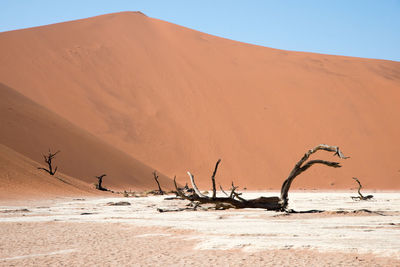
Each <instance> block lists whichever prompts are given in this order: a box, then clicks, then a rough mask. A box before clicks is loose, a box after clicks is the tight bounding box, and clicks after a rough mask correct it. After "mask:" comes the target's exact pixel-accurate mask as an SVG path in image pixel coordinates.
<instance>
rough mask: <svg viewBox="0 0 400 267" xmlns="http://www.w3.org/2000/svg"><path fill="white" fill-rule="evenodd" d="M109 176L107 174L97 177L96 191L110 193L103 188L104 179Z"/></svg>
mask: <svg viewBox="0 0 400 267" xmlns="http://www.w3.org/2000/svg"><path fill="white" fill-rule="evenodd" d="M104 176H107V174H102V175H100V176H95V177H96V178H97V184H96V189H98V190H101V191H108V189H107V188H104V187H103V186H102V183H103V177H104Z"/></svg>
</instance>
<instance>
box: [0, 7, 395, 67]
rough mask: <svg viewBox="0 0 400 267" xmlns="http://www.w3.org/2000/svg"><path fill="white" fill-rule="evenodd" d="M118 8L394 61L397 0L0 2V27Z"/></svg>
mask: <svg viewBox="0 0 400 267" xmlns="http://www.w3.org/2000/svg"><path fill="white" fill-rule="evenodd" d="M119 11H142V12H143V13H145V14H146V15H148V16H149V17H153V18H158V19H162V20H166V21H169V22H172V23H176V24H179V25H182V26H186V27H189V28H192V29H196V30H199V31H202V32H206V33H209V34H213V35H217V36H221V37H225V38H229V39H233V40H238V41H242V42H247V43H252V44H258V45H263V46H268V47H273V48H279V49H286V50H295V51H308V52H317V53H324V54H334V55H345V56H355V57H367V58H379V59H388V60H395V61H400V0H375V1H372V0H334V1H321V0H314V1H311V0H302V1H300V0H298V1H295V0H276V1H268V0H264V1H262V0H247V1H245V0H198V1H194V0H192V1H190V0H168V1H167V0H159V1H156V0H153V1H152V0H142V1H135V0H131V1H128V0H113V1H112V0H109V1H106V0H86V1H85V0H69V1H63V0H35V1H34V0H0V32H3V31H10V30H15V29H21V28H27V27H34V26H39V25H45V24H51V23H56V22H62V21H68V20H74V19H80V18H86V17H91V16H96V15H100V14H106V13H112V12H119Z"/></svg>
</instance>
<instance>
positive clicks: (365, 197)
mask: <svg viewBox="0 0 400 267" xmlns="http://www.w3.org/2000/svg"><path fill="white" fill-rule="evenodd" d="M353 179H354V180H355V181H356V182H357V183H358V194H359V195H360V196H358V197H351V198H352V199H353V200H356V199H358V200H368V199H371V198H373V197H374V196H373V195H368V196H363V195H362V194H361V192H360V190H361V188H362V185H361V182H360V181H359V180H358V179H357V178H356V177H353Z"/></svg>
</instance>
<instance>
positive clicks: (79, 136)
mask: <svg viewBox="0 0 400 267" xmlns="http://www.w3.org/2000/svg"><path fill="white" fill-rule="evenodd" d="M0 125H2V128H1V131H0V143H1V144H3V145H5V146H7V147H8V148H9V150H5V149H1V150H0V154H2V155H1V157H2V158H1V159H2V160H4V159H8V162H9V163H8V164H3V165H2V166H3V169H2V170H1V171H0V175H2V176H0V181H2V182H0V186H2V185H1V184H2V183H4V181H3V178H4V177H5V176H4V175H5V174H4V173H3V172H4V171H6V173H7V177H8V176H9V177H10V180H9V181H8V183H7V184H9V185H8V186H6V188H8V187H10V188H11V185H10V184H11V182H12V181H20V182H19V184H22V181H23V180H24V179H23V178H22V177H25V178H26V179H25V180H24V181H26V183H27V184H35V186H34V187H35V188H36V190H39V189H43V190H44V191H46V192H48V193H50V191H51V190H47V189H46V186H43V187H41V186H39V184H40V183H39V180H40V181H41V179H44V177H48V178H49V176H50V175H48V174H46V173H45V172H44V171H39V170H37V167H39V166H41V165H46V163H45V162H44V160H43V156H42V154H46V153H47V152H48V149H49V148H51V149H52V151H53V152H55V151H56V150H60V151H61V152H60V153H59V154H58V155H57V156H56V158H55V159H54V160H53V163H54V166H58V172H59V173H60V175H62V173H63V174H68V175H70V176H73V177H75V179H79V180H80V181H83V182H85V184H86V185H87V186H90V187H91V188H94V186H93V184H94V183H96V182H97V179H96V178H95V177H94V176H96V175H101V174H103V173H106V174H107V176H106V177H105V178H104V180H103V185H104V186H105V187H108V188H110V189H119V190H124V189H125V190H129V189H130V188H132V189H133V188H136V189H138V188H140V189H145V188H153V189H156V188H157V185H156V183H155V181H154V179H153V175H152V171H153V169H151V168H150V167H148V166H146V165H144V164H143V163H141V162H139V161H137V160H135V159H134V158H132V157H130V156H129V155H127V154H125V153H124V152H121V151H118V150H117V149H115V148H114V147H112V146H110V145H108V144H106V143H104V142H103V141H101V140H99V139H98V138H96V137H94V136H93V135H91V134H89V133H86V132H85V131H84V130H82V129H80V128H78V127H76V126H74V125H73V124H71V123H70V122H68V121H66V120H65V119H63V118H61V117H60V116H58V115H55V114H53V112H51V111H49V110H47V109H46V108H44V107H41V106H40V105H38V104H36V103H34V102H32V101H31V100H29V99H28V98H26V97H24V96H23V95H21V94H20V93H18V92H16V91H14V90H13V89H11V88H9V87H7V86H5V85H2V84H1V83H0ZM11 149H12V150H11ZM13 150H15V151H14V152H12V151H13ZM17 152H19V153H20V154H22V155H25V156H27V157H29V158H30V159H33V160H34V161H35V162H34V163H33V162H29V164H30V165H29V166H30V167H31V170H28V168H27V165H26V164H19V163H20V161H21V160H19V156H15V155H14V154H16V153H17ZM10 154H12V156H10ZM11 158H16V159H17V160H16V161H14V160H11ZM3 162H4V161H1V163H3ZM11 163H12V164H11ZM7 165H9V169H10V171H11V172H12V175H11V174H10V175H9V174H8V172H7V168H6V166H7ZM18 166H21V170H18ZM43 167H47V165H46V166H43ZM20 171H23V172H22V173H21V175H22V177H19V174H20ZM40 173H42V175H39V174H40ZM30 174H33V177H31V178H29V175H30ZM57 174H58V173H57ZM1 177H3V178H1ZM50 178H51V177H50ZM31 179H32V180H35V182H32V181H31ZM47 180H48V179H47ZM53 180H54V181H56V179H53ZM160 182H161V183H162V184H163V185H164V186H168V187H169V188H171V187H172V181H171V180H169V179H167V178H166V177H165V176H164V175H160ZM58 185H62V184H60V183H58ZM133 185H134V187H133ZM29 188H33V187H31V186H29ZM29 188H28V186H27V188H25V187H22V188H21V191H24V190H25V189H29ZM23 189H24V190H23ZM65 189H66V190H68V189H69V187H67V188H65ZM60 190H61V189H60ZM0 191H1V190H0ZM6 191H13V190H11V189H10V190H6ZM26 193H29V190H27V191H26Z"/></svg>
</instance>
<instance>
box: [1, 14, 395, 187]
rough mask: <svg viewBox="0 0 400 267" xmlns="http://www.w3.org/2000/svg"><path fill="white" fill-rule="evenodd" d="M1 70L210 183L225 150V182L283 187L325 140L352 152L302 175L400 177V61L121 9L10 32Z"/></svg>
mask: <svg viewBox="0 0 400 267" xmlns="http://www.w3.org/2000/svg"><path fill="white" fill-rule="evenodd" d="M0 81H2V82H4V83H5V84H7V85H9V86H11V87H13V88H15V89H16V90H18V91H19V92H20V93H22V94H23V95H25V96H27V97H28V98H30V99H32V100H33V101H35V102H37V103H39V104H40V105H43V106H44V107H46V108H47V109H49V110H51V111H52V112H54V113H56V114H58V115H59V116H61V117H64V118H66V119H67V120H69V121H71V122H72V123H73V124H75V125H76V126H78V127H80V128H82V129H84V130H85V131H87V132H89V133H91V134H93V135H94V136H96V137H98V138H99V139H101V140H102V141H104V142H106V143H108V144H109V145H110V146H113V147H115V148H117V149H119V150H121V151H124V152H125V153H127V154H130V155H131V156H133V157H135V158H137V159H138V160H140V161H142V162H144V163H146V164H148V165H150V166H154V167H155V168H157V169H159V170H160V171H162V172H163V173H165V174H166V175H168V176H171V177H172V176H173V175H175V174H176V175H177V176H178V179H179V181H181V182H183V181H186V180H187V177H186V174H185V173H186V171H187V170H191V171H192V172H193V173H194V174H195V175H196V177H197V179H198V181H199V183H200V184H201V185H202V186H209V185H210V181H209V177H210V175H211V172H212V168H213V166H214V164H215V161H216V160H217V159H218V158H222V159H223V161H222V163H221V166H220V171H219V172H218V177H217V181H218V182H221V183H222V184H223V185H225V186H227V184H228V183H230V181H232V180H234V181H235V182H236V184H238V185H241V186H247V188H251V189H269V188H278V187H279V186H280V185H281V183H282V181H283V180H284V179H285V178H286V176H287V175H288V173H289V171H290V169H291V168H292V166H293V165H294V164H295V162H296V161H297V160H298V159H299V158H300V157H301V156H302V155H303V153H304V152H305V151H306V150H307V149H309V148H311V147H313V146H315V145H317V144H319V143H327V144H330V145H338V146H340V147H341V149H342V150H343V151H344V153H347V154H349V155H350V156H351V157H352V158H351V159H348V160H346V162H344V163H343V165H344V167H343V168H341V169H330V168H327V167H324V166H317V167H313V168H312V169H310V171H307V172H306V173H305V174H302V175H301V176H300V177H298V178H297V179H296V181H295V183H294V187H297V188H330V189H339V188H348V187H350V186H354V184H353V183H354V181H353V180H352V179H351V177H352V176H357V177H359V178H360V180H361V181H362V182H363V184H364V185H365V186H366V187H367V188H375V189H400V171H399V170H400V163H399V160H398V159H399V155H400V138H398V137H399V136H400V123H399V122H400V105H399V103H400V63H399V62H391V61H384V60H372V59H361V58H351V57H342V56H329V55H321V54H313V53H300V52H288V51H283V50H277V49H270V48H266V47H260V46H255V45H249V44H245V43H240V42H235V41H232V40H227V39H223V38H219V37H215V36H211V35H207V34H204V33H201V32H198V31H194V30H190V29H187V28H184V27H180V26H177V25H174V24H171V23H167V22H164V21H160V20H157V19H153V18H149V17H146V16H144V15H142V14H141V13H136V12H123V13H116V14H109V15H104V16H98V17H93V18H89V19H84V20H78V21H72V22H67V23H60V24H54V25H49V26H43V27H37V28H31V29H25V30H18V31H12V32H5V33H1V34H0ZM21 138H22V137H21ZM89 139H91V138H88V140H89ZM18 140H20V139H16V140H15V141H13V142H17V141H18ZM66 142H70V141H66ZM83 144H84V143H83V142H82V143H81V145H83ZM42 146H44V148H43V149H46V148H47V146H48V144H47V143H46V142H44V143H43V144H42ZM78 147H79V146H78ZM43 149H42V150H43ZM60 149H62V148H60ZM110 149H111V148H110ZM62 150H63V149H62ZM17 151H21V149H19V150H17ZM38 152H41V151H35V153H38ZM79 153H82V152H80V150H79V149H76V150H75V152H74V153H71V155H70V156H71V157H72V156H73V154H79ZM31 156H32V155H31ZM65 156H67V155H65ZM85 157H86V158H90V157H93V153H88V154H87V155H86V156H85ZM321 157H322V158H324V159H331V155H325V154H324V153H323V152H322V153H321ZM110 158H111V160H113V159H112V157H108V156H107V158H102V159H103V163H104V164H105V163H106V162H107V161H108V160H110ZM60 160H61V154H60ZM114 161H117V160H114ZM76 164H78V163H76ZM93 165H94V166H93V169H96V170H98V166H99V165H101V166H102V165H103V164H99V163H95V160H93ZM81 168H83V169H84V168H85V166H81ZM123 171H124V173H125V174H127V175H128V173H131V172H129V171H127V170H123ZM96 172H97V171H96ZM121 172H122V170H121ZM88 175H89V174H88ZM90 175H91V176H92V174H90Z"/></svg>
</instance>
